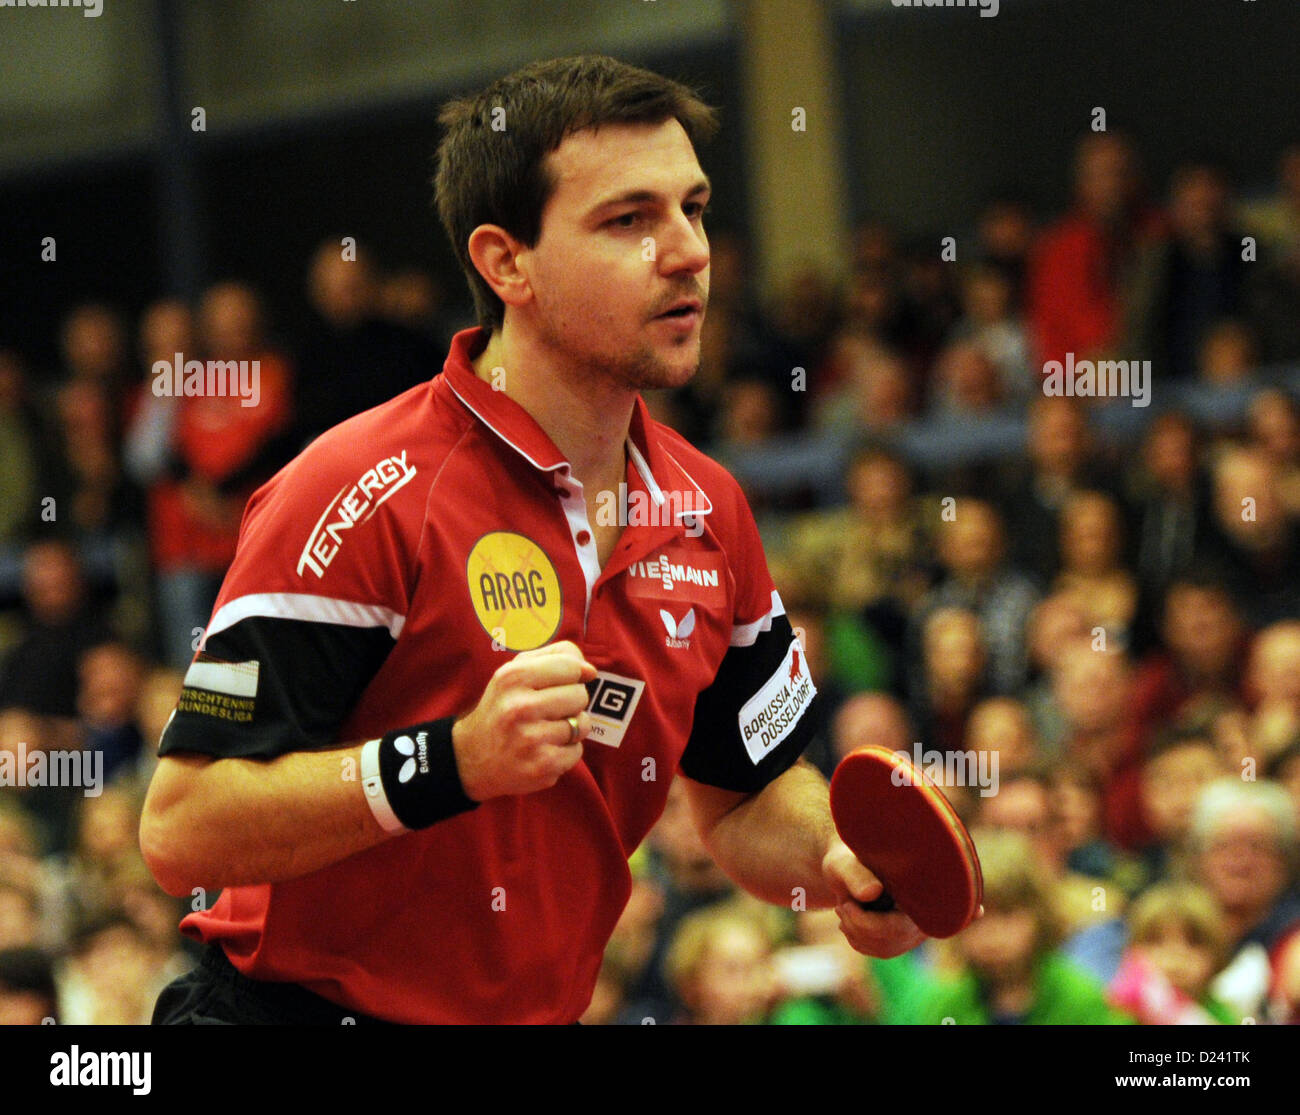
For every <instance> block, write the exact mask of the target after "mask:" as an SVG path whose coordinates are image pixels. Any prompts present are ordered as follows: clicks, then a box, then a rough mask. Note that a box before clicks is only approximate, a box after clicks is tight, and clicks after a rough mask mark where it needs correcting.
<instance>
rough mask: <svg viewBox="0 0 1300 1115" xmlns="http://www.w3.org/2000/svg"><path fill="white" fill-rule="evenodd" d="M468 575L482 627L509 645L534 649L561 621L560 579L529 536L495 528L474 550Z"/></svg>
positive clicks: (468, 564) (467, 564)
mask: <svg viewBox="0 0 1300 1115" xmlns="http://www.w3.org/2000/svg"><path fill="white" fill-rule="evenodd" d="M465 579H466V582H467V587H468V588H469V597H470V600H471V601H473V603H474V614H475V615H477V616H478V621H479V623H481V624H482V625H483V630H484V631H486V632H487V633H488V635H489V636H491V638H492V639H493V641H494V642H495V643H496V644H497V645H498V646H503V647H505V648H506V649H507V650H535V649H536V648H537V647H540V646H542V645H543V644H545V643H548V642H550V640H551V636H553V635H554V634H555V632H556V630H557V629H558V628H559V626H560V616H561V615H562V614H563V612H564V599H563V595H562V593H561V591H560V578H559V576H558V574H557V573H556V572H555V566H554V565H552V564H551V559H550V558H548V557H547V556H546V553H545V551H544V550H543V549H542V548H541V547H540V546H539V545H537V543H536V542H534V541H533V540H532V539H531V538H526V537H525V536H524V535H522V534H515V533H514V532H512V531H507V530H497V531H493V532H491V533H490V534H485V535H483V537H482V538H480V539H479V540H478V541H477V542H475V543H474V548H473V549H472V550H470V553H469V560H468V561H467V562H466V563H465Z"/></svg>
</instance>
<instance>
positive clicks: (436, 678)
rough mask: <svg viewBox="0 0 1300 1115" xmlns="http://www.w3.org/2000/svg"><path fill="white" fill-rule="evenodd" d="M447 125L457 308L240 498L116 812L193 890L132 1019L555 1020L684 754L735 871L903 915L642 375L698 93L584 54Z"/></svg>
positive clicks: (615, 909)
mask: <svg viewBox="0 0 1300 1115" xmlns="http://www.w3.org/2000/svg"><path fill="white" fill-rule="evenodd" d="M442 122H443V124H444V125H445V126H446V129H447V131H446V135H445V137H444V139H443V142H442V144H441V147H440V150H439V169H438V174H437V180H436V187H437V190H436V193H437V203H438V210H439V214H440V216H441V218H442V221H443V223H444V225H445V227H446V228H447V230H448V233H449V235H450V236H451V239H452V242H453V244H454V246H455V248H456V250H457V253H458V255H459V257H460V259H461V263H462V266H463V267H464V269H465V273H466V275H467V277H468V279H469V282H470V286H471V288H472V290H473V293H474V298H475V302H476V306H477V311H478V318H479V321H480V323H481V324H480V328H478V329H473V330H466V331H464V332H462V333H459V334H457V336H456V337H455V339H454V341H453V343H452V349H451V353H450V356H449V357H448V359H447V362H446V364H445V365H444V368H443V371H442V374H441V375H438V376H435V377H434V378H433V380H432V381H431V382H429V383H425V384H422V385H420V386H418V387H415V388H412V389H411V390H409V391H407V392H406V393H404V394H402V395H399V396H397V398H395V399H393V400H391V401H390V402H388V403H385V404H384V405H382V406H380V407H378V408H376V409H374V410H372V411H368V412H366V413H365V414H362V415H359V416H357V417H355V418H352V419H350V420H348V421H347V422H344V423H343V424H342V425H340V426H337V427H335V428H334V429H333V430H331V431H328V432H327V433H325V434H323V435H322V436H321V437H320V438H318V439H317V440H316V441H315V442H314V443H313V444H312V445H311V446H310V447H309V448H308V449H307V450H306V451H305V452H304V453H303V454H302V455H300V456H299V457H298V458H297V459H296V460H295V461H293V462H292V463H291V464H290V465H289V466H288V467H287V468H286V469H285V470H284V471H283V472H281V473H280V474H279V475H278V476H276V477H275V478H274V479H273V480H272V481H271V482H270V483H269V484H267V485H266V486H265V487H264V488H262V489H261V490H260V491H259V492H258V493H257V494H256V495H255V496H254V497H253V499H252V500H251V501H250V504H249V508H248V512H247V516H246V519H245V524H244V534H243V538H242V539H241V543H240V549H239V553H238V555H237V556H236V558H235V561H234V564H233V566H232V568H231V571H230V574H229V576H228V578H227V581H226V584H225V586H224V587H223V589H222V593H221V596H220V598H219V599H218V601H217V605H216V610H215V612H214V614H213V617H212V620H211V623H210V624H209V626H208V628H207V634H206V640H205V643H204V645H203V647H202V649H201V651H200V653H199V654H198V655H197V656H196V659H195V662H194V664H193V665H192V666H191V668H190V672H189V675H188V676H187V683H186V688H185V692H184V694H183V695H182V697H181V700H180V703H179V705H178V707H177V711H176V714H175V716H174V718H173V719H172V721H171V723H170V725H169V727H168V729H167V731H166V732H165V733H164V736H163V740H162V743H161V746H160V749H159V751H160V755H161V756H162V759H161V761H160V763H159V767H158V771H157V774H156V775H155V778H154V781H153V785H152V786H151V787H150V793H149V798H148V800H147V802H146V805H145V811H144V818H143V822H142V824H141V844H142V847H143V849H144V852H145V855H146V858H147V860H148V862H149V864H150V867H151V868H152V870H153V872H154V874H155V876H156V877H157V878H158V880H159V882H160V883H161V884H162V885H163V886H164V888H165V889H167V890H168V891H169V892H171V893H174V894H189V893H191V892H192V891H193V888H195V887H204V888H208V887H222V888H224V890H223V893H222V894H221V897H220V899H219V900H218V901H217V903H216V905H215V906H213V908H212V909H210V910H207V911H201V912H196V913H194V914H191V915H190V916H189V917H187V918H186V919H185V921H184V923H183V928H184V930H185V931H186V932H188V933H189V934H191V935H192V936H195V937H197V938H199V939H200V940H203V941H206V942H209V943H211V944H212V945H214V946H215V947H213V948H209V950H208V953H207V956H206V958H205V960H204V963H203V965H202V966H201V967H200V969H198V970H197V971H196V972H195V973H194V974H192V975H191V976H187V977H183V978H182V979H181V980H180V981H177V983H175V984H173V985H172V987H171V988H169V989H168V990H167V991H166V992H164V994H163V996H162V997H161V998H160V1000H159V1007H158V1010H157V1012H156V1014H155V1020H157V1021H169V1022H189V1021H198V1020H211V1019H216V1020H221V1021H241V1020H245V1021H246V1020H253V1019H257V1020H265V1021H312V1020H319V1021H329V1020H331V1018H332V1020H333V1021H335V1022H337V1021H339V1020H340V1019H341V1018H342V1017H343V1016H349V1017H352V1018H354V1019H356V1020H358V1021H362V1022H365V1021H368V1020H371V1019H376V1018H377V1019H383V1020H388V1021H395V1022H408V1023H421V1022H489V1023H499V1022H520V1023H537V1022H554V1023H562V1022H572V1021H574V1020H576V1019H577V1018H578V1016H579V1015H580V1014H581V1013H582V1012H583V1010H584V1009H585V1007H586V1006H587V1003H588V1000H589V998H590V995H591V991H592V988H593V986H594V984H595V981H596V976H597V972H598V968H599V965H600V961H601V953H602V950H603V948H604V945H605V942H606V941H607V939H608V937H609V935H610V933H611V932H612V930H613V927H614V924H615V921H616V920H617V918H618V915H619V913H620V911H621V910H622V908H623V905H624V903H625V902H626V900H627V896H628V893H629V890H630V885H631V880H630V876H629V872H628V868H627V857H628V856H629V855H630V854H631V853H632V851H633V850H634V849H635V848H636V846H637V845H638V844H639V843H640V842H641V840H642V838H643V837H644V836H645V834H646V833H647V832H648V831H649V829H650V827H651V825H652V824H653V823H654V821H655V819H656V818H657V817H658V816H659V814H660V812H661V811H662V810H663V807H664V802H665V800H666V797H667V793H668V786H669V783H670V782H671V780H672V778H673V777H674V774H675V773H676V772H677V770H678V768H679V766H680V770H681V772H682V775H683V784H684V785H685V786H686V787H687V791H688V797H689V800H690V807H691V810H692V813H693V815H694V817H695V821H696V824H697V825H698V827H699V828H700V831H701V834H702V836H703V837H704V839H705V842H706V844H707V845H708V847H709V850H710V851H711V853H712V854H713V855H714V857H715V858H716V859H717V860H718V862H719V864H720V865H721V866H722V867H723V869H724V870H725V871H726V872H727V873H728V874H729V875H730V876H731V877H732V878H733V879H735V880H736V881H737V882H738V883H740V884H741V885H742V886H744V887H746V888H747V889H749V890H751V891H753V892H754V893H756V894H758V895H760V896H762V897H764V898H766V899H768V900H769V901H772V902H780V903H788V902H791V901H792V898H793V900H799V899H800V898H802V899H803V900H804V901H806V902H807V904H808V905H809V906H819V907H830V906H835V907H837V908H838V909H839V911H840V915H841V920H842V924H843V927H844V932H845V934H846V936H847V937H848V939H849V940H850V941H851V942H852V943H853V944H854V945H855V947H857V948H858V949H859V950H861V951H865V952H872V953H876V954H879V955H894V954H897V953H900V952H903V951H905V950H907V949H909V948H911V947H913V946H914V945H916V944H917V943H918V942H919V941H920V939H921V934H920V932H919V931H918V930H917V928H916V927H915V925H914V924H913V923H912V922H911V920H910V919H909V918H907V917H906V916H905V915H903V914H901V913H890V914H883V915H882V914H868V913H865V912H864V911H862V910H861V909H860V908H859V906H858V905H857V902H855V901H854V899H857V900H859V901H864V900H865V901H870V900H871V899H872V898H874V897H875V896H876V895H877V894H878V893H879V890H880V884H879V882H878V880H877V879H876V878H875V876H873V875H872V874H871V873H870V872H869V871H868V870H867V869H866V868H865V867H863V866H862V865H861V864H859V863H858V862H857V860H856V859H855V858H854V857H853V855H852V853H850V852H849V851H848V849H847V848H846V847H844V845H843V844H842V843H841V842H840V841H839V840H838V839H837V838H836V837H835V834H834V829H833V826H832V824H831V821H830V817H829V813H828V807H827V791H826V785H825V782H824V781H823V779H822V778H821V776H820V775H818V774H817V773H816V772H815V771H813V770H811V769H810V768H808V767H806V766H803V765H796V760H797V757H798V754H799V752H801V751H802V750H803V747H804V745H805V743H806V742H807V736H808V734H809V732H808V729H807V727H806V725H807V723H809V722H810V720H811V718H808V717H805V715H804V714H805V712H806V710H807V707H808V703H809V701H810V700H811V696H812V689H811V685H809V684H808V683H807V676H806V672H805V671H804V668H803V665H802V654H801V651H800V648H799V645H798V644H797V643H796V642H795V641H794V639H793V634H792V632H791V629H790V626H789V623H788V621H787V619H786V617H785V614H784V610H783V608H782V606H781V602H780V598H779V597H778V596H777V594H776V592H775V590H774V589H773V587H772V583H771V580H770V578H769V576H768V573H767V569H766V566H765V563H764V561H763V557H762V549H761V545H760V542H759V537H758V532H757V529H756V528H755V526H754V521H753V518H752V516H751V514H750V512H749V510H748V508H747V507H746V505H745V503H744V499H743V497H742V496H741V495H740V492H739V489H738V487H737V486H736V484H735V482H734V481H733V480H732V479H731V477H730V476H728V475H727V474H726V473H725V472H724V471H723V470H722V469H721V468H719V466H717V465H716V464H714V463H713V462H711V461H709V460H708V459H707V458H706V457H704V456H703V455H702V454H700V453H699V452H697V451H696V450H694V449H693V448H692V447H691V446H690V445H688V444H687V443H686V442H685V441H684V440H682V439H681V438H680V437H678V436H677V435H675V434H673V433H672V432H671V431H670V430H668V429H666V428H664V427H661V426H659V425H657V424H656V423H654V422H653V421H651V420H650V419H649V417H648V415H647V413H646V411H645V407H644V404H643V403H642V401H641V399H640V397H639V394H638V392H639V391H641V390H643V389H649V388H658V387H675V386H679V385H681V384H683V383H685V382H686V381H687V380H688V379H689V378H690V376H691V374H692V373H693V372H694V370H695V367H696V363H697V361H698V358H699V326H700V320H701V318H702V316H703V312H704V304H705V301H706V299H707V296H708V265H709V249H708V242H707V240H706V237H705V233H704V229H703V224H702V216H703V212H704V208H705V205H706V203H707V201H708V196H709V186H708V180H707V178H705V176H704V174H703V173H702V172H701V170H700V168H699V165H698V163H697V161H696V158H695V151H694V141H695V140H696V139H702V138H706V137H707V136H708V135H709V134H710V133H711V132H712V131H713V129H714V127H715V121H714V116H713V113H712V111H711V110H710V109H709V108H708V107H707V106H705V105H703V104H701V103H700V102H699V101H698V100H696V98H695V97H694V96H693V95H692V94H691V93H690V91H689V90H687V89H685V88H683V87H682V86H680V85H677V84H676V83H674V82H670V81H667V80H665V79H663V78H660V77H658V76H657V75H654V74H651V73H647V72H645V71H642V70H638V69H633V68H631V67H628V66H625V65H622V64H620V63H618V62H615V61H613V60H612V59H608V58H603V57H589V56H586V57H579V58H573V59H566V60H561V61H553V62H546V63H539V64H535V65H532V66H529V67H527V68H526V69H524V70H522V71H520V72H518V73H516V74H513V75H511V76H509V77H506V78H503V79H501V80H499V81H497V82H496V83H494V84H493V85H492V86H490V87H489V88H488V89H486V90H484V91H483V92H482V93H480V94H479V95H477V96H473V97H469V98H466V99H464V100H460V101H456V102H453V103H452V104H450V105H449V106H447V108H446V109H445V110H444V112H443V115H442ZM620 497H621V498H620ZM620 504H625V509H626V514H623V513H622V512H623V510H624V508H623V507H622V506H618V505H620ZM614 512H618V513H614ZM624 523H625V524H626V525H625V526H624V525H620V524H624ZM589 701H590V707H589Z"/></svg>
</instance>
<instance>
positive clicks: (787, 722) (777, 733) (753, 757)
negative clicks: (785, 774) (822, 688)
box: [740, 639, 817, 766]
mask: <svg viewBox="0 0 1300 1115" xmlns="http://www.w3.org/2000/svg"><path fill="white" fill-rule="evenodd" d="M816 692H817V688H816V686H814V685H813V683H812V678H811V677H810V676H809V675H808V667H807V665H806V663H805V662H804V657H803V648H802V647H801V646H800V645H799V640H798V639H795V640H794V641H793V642H792V643H791V644H790V649H789V650H788V651H786V652H785V658H784V659H783V660H782V662H781V665H780V666H779V667H777V671H776V673H774V674H773V675H772V676H771V677H770V678H768V679H767V681H766V682H764V683H763V688H762V689H760V690H759V691H758V692H757V693H755V694H754V695H753V696H752V697H750V699H749V700H748V701H746V702H745V704H744V707H742V708H741V710H740V738H741V739H742V740H744V741H745V750H746V751H747V752H749V759H750V762H752V763H753V764H754V765H755V766H758V764H759V763H760V762H761V761H762V760H763V759H764V758H765V757H766V756H767V755H769V754H770V753H771V752H772V750H773V748H775V747H776V746H777V745H779V744H780V743H781V741H782V740H783V739H785V738H786V737H787V736H788V735H789V734H790V733H791V732H792V731H794V726H795V725H796V724H798V723H799V719H800V717H802V716H803V714H804V712H805V710H807V708H808V703H809V702H810V701H811V700H812V699H813V696H814V694H816Z"/></svg>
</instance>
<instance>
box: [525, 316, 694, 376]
mask: <svg viewBox="0 0 1300 1115" xmlns="http://www.w3.org/2000/svg"><path fill="white" fill-rule="evenodd" d="M545 335H546V342H547V344H548V346H549V347H551V348H552V349H554V350H556V351H558V352H562V353H565V356H566V360H567V363H568V364H569V366H570V368H571V369H572V371H573V374H574V376H575V378H577V379H578V380H579V381H580V382H585V383H591V384H593V385H594V384H617V385H618V386H620V387H624V388H627V389H629V390H632V391H658V390H664V389H668V390H671V389H673V388H677V387H684V386H685V385H686V384H687V383H689V382H690V381H691V380H692V379H693V378H694V377H695V373H696V372H697V371H699V367H700V353H699V331H698V330H697V331H696V335H695V337H694V338H691V339H688V340H685V341H683V342H682V347H683V348H685V347H687V346H690V345H694V346H695V356H694V359H692V360H691V362H690V364H689V366H688V367H685V368H682V367H680V366H672V365H670V364H668V363H667V362H666V361H665V360H664V359H663V358H662V357H661V356H660V354H659V353H658V352H656V351H655V349H654V348H653V347H652V346H651V345H650V344H649V343H648V342H644V341H643V342H641V343H640V344H639V345H638V346H637V347H636V348H635V349H633V350H632V351H631V352H627V353H619V354H616V355H610V354H604V353H592V352H585V353H576V352H572V351H571V349H570V346H569V344H568V341H567V339H566V338H565V337H564V336H563V335H562V334H561V333H560V331H559V330H557V329H555V328H554V326H553V324H552V323H550V322H548V323H547V325H546V329H545Z"/></svg>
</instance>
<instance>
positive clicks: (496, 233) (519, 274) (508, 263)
mask: <svg viewBox="0 0 1300 1115" xmlns="http://www.w3.org/2000/svg"><path fill="white" fill-rule="evenodd" d="M468 247H469V258H470V260H471V261H472V262H473V264H474V266H475V268H476V269H477V270H478V273H479V274H480V275H482V276H483V281H484V282H485V283H487V285H488V286H490V287H491V288H492V291H493V293H495V294H496V296H497V297H498V298H500V299H501V301H502V302H504V303H505V304H506V305H507V306H521V305H523V304H524V303H525V302H527V301H528V300H529V299H530V298H531V297H532V285H531V283H530V282H529V281H528V277H527V275H525V274H524V272H523V271H522V270H521V269H520V268H519V256H520V255H521V254H522V253H523V252H524V251H525V250H526V248H525V245H523V244H522V243H520V242H519V241H518V240H516V239H515V238H514V237H513V236H511V235H510V233H508V232H507V231H506V230H505V229H503V228H502V227H501V226H500V225H479V226H478V228H476V229H475V230H474V231H473V232H471V233H470V236H469V245H468Z"/></svg>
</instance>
